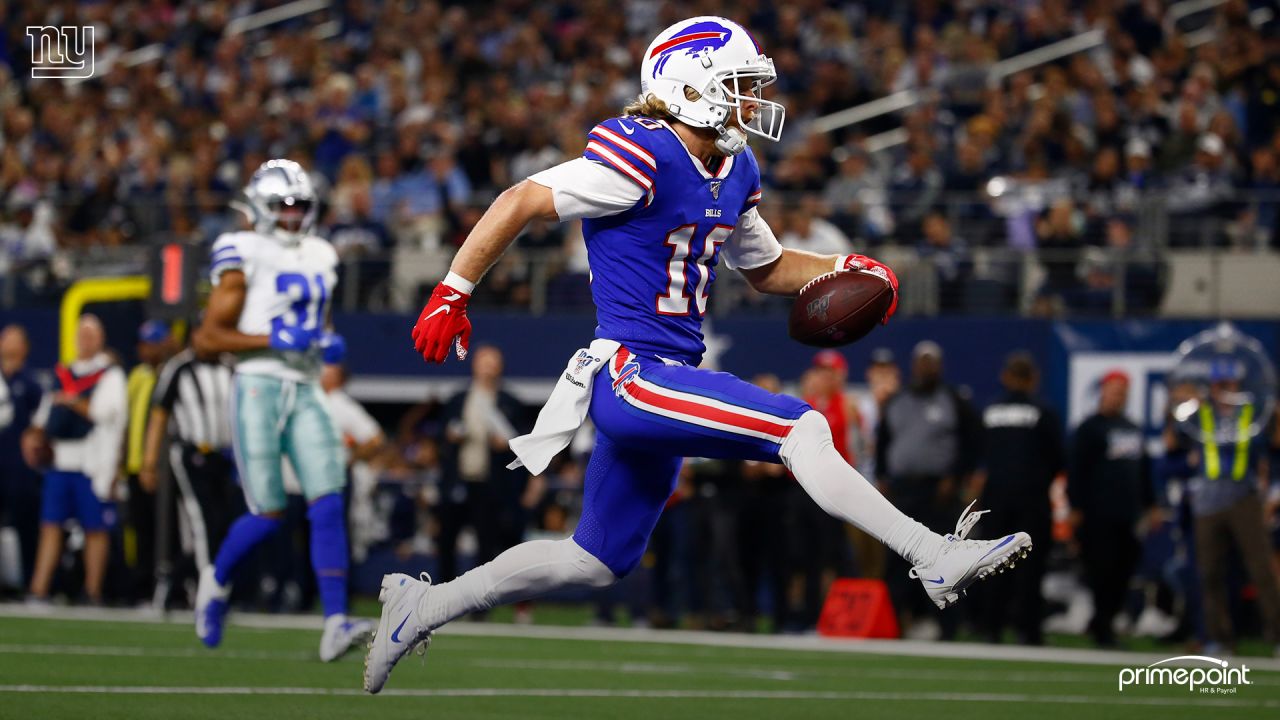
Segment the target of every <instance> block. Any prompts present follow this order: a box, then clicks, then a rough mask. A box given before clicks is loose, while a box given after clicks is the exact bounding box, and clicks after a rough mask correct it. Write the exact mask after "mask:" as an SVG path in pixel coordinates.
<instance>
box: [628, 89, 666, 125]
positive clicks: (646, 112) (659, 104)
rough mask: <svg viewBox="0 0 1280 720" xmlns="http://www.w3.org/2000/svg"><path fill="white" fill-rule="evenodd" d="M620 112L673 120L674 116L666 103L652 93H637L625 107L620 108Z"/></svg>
mask: <svg viewBox="0 0 1280 720" xmlns="http://www.w3.org/2000/svg"><path fill="white" fill-rule="evenodd" d="M622 114H623V115H626V116H629V117H647V118H653V119H654V120H674V119H675V116H674V115H672V114H671V111H670V110H668V109H667V103H666V102H665V101H663V100H660V99H658V97H657V96H656V95H654V94H653V93H648V94H646V95H637V96H636V99H635V100H632V101H631V102H630V103H628V104H627V106H626V107H624V108H622Z"/></svg>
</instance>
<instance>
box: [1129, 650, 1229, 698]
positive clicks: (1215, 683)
mask: <svg viewBox="0 0 1280 720" xmlns="http://www.w3.org/2000/svg"><path fill="white" fill-rule="evenodd" d="M1192 662H1198V663H1204V664H1206V665H1209V667H1161V666H1163V665H1166V664H1167V663H1182V664H1187V663H1192ZM1230 665H1231V664H1230V663H1228V662H1227V661H1226V660H1219V659H1218V658H1212V657H1208V656H1205V655H1179V656H1178V657H1171V658H1165V659H1164V660H1161V661H1159V662H1154V663H1151V664H1150V665H1148V666H1146V667H1142V668H1122V669H1121V670H1120V692H1124V689H1125V687H1127V686H1129V685H1173V686H1178V685H1184V686H1186V688H1187V692H1200V693H1208V694H1218V695H1231V694H1234V693H1235V692H1236V690H1237V689H1238V686H1240V685H1252V684H1253V683H1252V682H1250V681H1249V666H1248V665H1245V664H1243V663H1241V665H1240V667H1234V668H1233V667H1231V666H1230Z"/></svg>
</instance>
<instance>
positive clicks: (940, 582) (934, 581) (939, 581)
mask: <svg viewBox="0 0 1280 720" xmlns="http://www.w3.org/2000/svg"><path fill="white" fill-rule="evenodd" d="M920 579H921V580H924V581H925V582H931V583H936V584H938V585H941V584H942V583H943V581H944V580H945V578H943V577H942V576H941V575H939V576H938V579H937V580H932V579H930V578H920Z"/></svg>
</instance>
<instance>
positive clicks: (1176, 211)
mask: <svg viewBox="0 0 1280 720" xmlns="http://www.w3.org/2000/svg"><path fill="white" fill-rule="evenodd" d="M1225 153H1226V147H1225V145H1224V143H1223V141H1222V138H1220V137H1218V136H1217V135H1216V134H1214V133H1205V134H1203V135H1201V136H1200V138H1199V140H1197V142H1196V152H1195V160H1194V162H1193V163H1192V164H1191V165H1189V166H1188V167H1186V168H1185V169H1183V170H1182V171H1181V172H1180V173H1179V174H1178V175H1177V176H1176V177H1174V178H1173V180H1172V182H1171V184H1170V187H1169V200H1168V202H1169V208H1170V210H1171V212H1172V218H1171V220H1172V222H1171V224H1170V227H1169V244H1170V245H1173V246H1176V247H1191V246H1200V247H1205V246H1211V245H1217V244H1220V243H1221V242H1222V241H1223V240H1224V239H1225V238H1224V236H1223V230H1224V225H1225V220H1226V219H1227V218H1228V217H1229V216H1230V214H1231V211H1232V205H1231V201H1232V200H1233V199H1234V196H1235V184H1234V181H1233V180H1232V178H1231V173H1230V171H1229V168H1228V167H1227V165H1226V160H1225V158H1224V155H1225Z"/></svg>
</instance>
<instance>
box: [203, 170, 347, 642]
mask: <svg viewBox="0 0 1280 720" xmlns="http://www.w3.org/2000/svg"><path fill="white" fill-rule="evenodd" d="M245 198H246V200H247V201H248V207H249V210H250V215H251V218H252V221H253V231H251V232H234V233H227V234H225V235H222V236H221V237H219V238H218V240H217V242H215V243H214V245H213V256H212V263H213V265H212V271H211V272H212V279H213V285H214V289H213V294H212V295H211V296H210V298H209V309H208V311H207V312H206V313H205V318H204V322H203V324H202V325H201V326H200V329H199V330H198V331H197V332H196V334H195V337H194V338H193V339H194V341H195V346H196V349H197V351H198V352H201V353H216V352H230V353H235V354H236V355H237V356H238V362H237V363H236V371H235V375H234V380H233V387H232V390H231V422H232V425H233V427H232V446H233V448H234V450H235V460H236V468H237V470H238V471H239V475H240V483H241V486H242V487H243V489H244V497H245V502H246V503H247V504H248V506H249V512H248V513H246V514H245V515H243V516H242V517H240V518H239V519H238V520H236V522H235V523H234V524H233V525H232V526H231V530H230V531H229V532H228V534H227V538H226V539H225V540H224V541H223V542H222V546H221V547H220V548H219V549H218V555H217V558H216V559H215V561H214V563H213V565H212V566H211V567H207V568H205V570H204V572H202V573H201V575H200V585H199V589H198V590H197V593H196V635H197V636H199V638H200V639H201V640H202V641H203V642H204V644H205V645H208V646H209V647H216V646H217V645H218V643H219V642H221V640H222V623H223V619H224V617H225V615H226V611H227V597H228V595H229V594H230V591H231V580H232V576H233V574H234V571H235V568H236V565H237V564H238V563H239V562H240V560H241V559H243V558H244V556H245V555H246V554H248V552H249V551H250V550H252V549H253V547H254V546H256V545H257V544H258V543H260V542H262V541H263V540H265V539H266V538H267V537H268V536H270V535H271V534H272V533H273V532H275V531H276V530H277V529H278V528H279V527H280V519H281V516H282V513H283V511H284V508H285V491H284V482H283V477H282V474H281V473H282V471H281V467H282V465H281V464H282V462H283V461H284V458H285V456H288V459H289V461H290V462H291V463H292V465H293V467H294V469H295V470H296V471H297V475H298V479H299V483H300V484H301V485H302V490H303V493H304V494H305V495H306V498H307V500H308V502H309V503H310V507H309V508H308V510H307V519H308V520H309V521H310V524H311V564H312V567H313V568H314V569H315V573H316V582H317V584H318V585H319V589H320V602H321V604H322V605H323V607H324V615H325V621H324V634H323V635H322V636H321V639H320V659H321V660H324V661H326V662H328V661H330V660H335V659H337V658H339V657H341V656H342V655H343V654H344V653H345V652H346V651H347V650H348V649H350V648H351V646H352V645H353V644H354V643H357V642H359V641H361V640H363V639H364V638H366V637H367V636H368V634H369V632H370V631H371V630H372V629H373V623H372V622H371V621H368V620H353V619H348V618H347V615H346V612H347V531H346V525H345V522H344V518H345V503H344V502H343V499H342V489H343V485H344V483H345V481H346V476H345V473H344V470H343V461H342V441H341V439H340V438H339V436H338V432H337V430H335V429H334V424H333V421H332V420H331V419H330V417H329V414H328V411H327V410H325V406H324V401H323V399H322V397H321V390H320V384H319V375H320V368H321V361H322V360H323V361H324V362H330V363H333V362H339V361H341V360H342V356H343V355H344V354H345V350H346V347H345V344H344V342H343V340H342V337H341V336H339V335H337V334H335V333H333V332H331V331H329V330H327V329H326V323H327V320H328V314H327V313H328V307H329V298H331V297H333V289H334V285H335V284H336V283H337V277H338V276H337V270H336V268H337V262H338V256H337V253H335V252H334V250H333V247H332V246H330V245H329V243H328V242H326V241H325V240H323V239H321V238H319V237H316V236H315V235H312V234H311V229H312V226H313V225H314V222H315V216H316V210H317V208H316V197H315V191H314V190H313V189H312V186H311V180H310V179H309V178H308V177H307V174H306V172H305V171H304V170H303V169H302V166H300V165H298V163H296V162H293V161H291V160H270V161H268V162H266V163H263V165H262V166H261V167H260V168H258V170H257V172H255V173H254V174H253V178H252V179H250V181H249V185H248V187H246V188H245Z"/></svg>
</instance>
